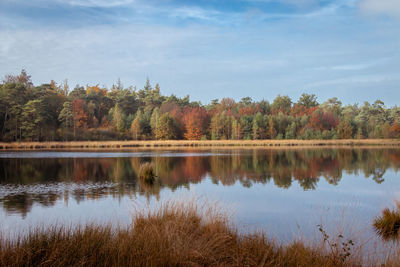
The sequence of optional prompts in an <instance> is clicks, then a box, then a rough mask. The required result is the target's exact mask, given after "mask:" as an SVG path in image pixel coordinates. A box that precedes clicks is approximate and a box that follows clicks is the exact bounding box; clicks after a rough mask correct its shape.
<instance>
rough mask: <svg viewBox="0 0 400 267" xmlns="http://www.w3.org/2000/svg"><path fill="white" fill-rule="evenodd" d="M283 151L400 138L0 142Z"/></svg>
mask: <svg viewBox="0 0 400 267" xmlns="http://www.w3.org/2000/svg"><path fill="white" fill-rule="evenodd" d="M187 147H190V148H192V147H193V148H240V147H254V148H277V147H280V148H282V147H283V148H284V147H385V148H400V139H340V140H205V141H200V140H196V141H192V140H167V141H159V140H146V141H70V142H64V141H57V142H11V143H6V142H0V151H8V150H57V149H98V150H107V149H132V148H187Z"/></svg>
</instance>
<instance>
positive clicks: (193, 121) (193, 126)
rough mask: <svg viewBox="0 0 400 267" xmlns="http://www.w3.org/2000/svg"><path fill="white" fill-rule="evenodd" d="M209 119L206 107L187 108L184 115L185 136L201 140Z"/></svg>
mask: <svg viewBox="0 0 400 267" xmlns="http://www.w3.org/2000/svg"><path fill="white" fill-rule="evenodd" d="M207 121H208V115H207V111H206V110H205V109H204V108H199V107H196V108H186V109H185V110H184V115H183V122H184V125H185V134H184V137H185V138H186V139H188V140H200V139H201V137H202V136H203V135H204V134H205V131H206V127H207Z"/></svg>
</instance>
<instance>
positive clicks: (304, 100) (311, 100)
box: [297, 94, 318, 108]
mask: <svg viewBox="0 0 400 267" xmlns="http://www.w3.org/2000/svg"><path fill="white" fill-rule="evenodd" d="M297 104H299V105H302V106H305V107H306V108H312V107H316V106H318V102H317V97H316V96H315V94H311V95H309V94H302V95H301V97H300V98H299V101H298V102H297Z"/></svg>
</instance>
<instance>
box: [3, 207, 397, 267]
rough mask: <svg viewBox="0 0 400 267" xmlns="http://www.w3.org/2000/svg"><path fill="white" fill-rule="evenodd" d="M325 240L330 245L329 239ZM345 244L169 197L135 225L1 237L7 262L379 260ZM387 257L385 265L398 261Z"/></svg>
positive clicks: (277, 263) (241, 263)
mask: <svg viewBox="0 0 400 267" xmlns="http://www.w3.org/2000/svg"><path fill="white" fill-rule="evenodd" d="M324 244H325V245H324ZM342 248H343V245H341V244H340V243H339V244H338V246H337V247H335V246H333V245H330V246H326V242H325V243H324V242H321V244H319V245H315V246H311V245H306V244H305V243H302V242H293V243H291V244H288V245H285V246H282V245H278V244H277V243H275V242H273V241H271V240H269V239H268V238H267V236H266V235H265V234H264V233H252V234H240V233H239V232H238V231H237V230H236V229H235V228H234V227H233V226H232V224H231V223H230V221H229V220H228V219H227V217H226V216H225V215H224V214H221V213H219V212H217V211H216V210H215V209H212V208H207V207H206V208H201V209H199V207H198V206H196V205H194V204H174V203H168V204H166V205H164V206H162V207H161V208H160V209H158V210H156V211H153V212H139V213H138V214H137V215H136V217H135V218H134V220H133V224H132V226H130V227H126V228H119V229H114V228H112V227H110V226H96V225H89V226H85V227H77V228H68V227H54V228H52V229H42V230H37V231H34V232H31V233H30V234H29V235H28V236H26V237H21V238H19V239H17V240H14V241H10V240H5V239H4V238H3V239H2V240H1V242H0V265H1V266H322V267H323V266H367V265H369V266H375V264H374V262H367V263H366V262H362V260H361V257H360V256H359V255H357V253H355V252H354V251H352V250H350V253H349V254H348V255H347V254H344V253H343V250H342ZM395 263H396V262H395V261H393V262H390V261H387V262H386V263H385V265H381V266H396V265H395Z"/></svg>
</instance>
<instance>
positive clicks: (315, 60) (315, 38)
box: [0, 0, 400, 106]
mask: <svg viewBox="0 0 400 267" xmlns="http://www.w3.org/2000/svg"><path fill="white" fill-rule="evenodd" d="M21 69H26V70H27V72H28V73H29V74H30V75H31V76H32V80H33V82H34V83H35V84H41V83H48V82H49V81H50V80H55V81H56V82H58V83H61V82H62V81H64V80H65V79H68V83H69V85H70V87H71V88H73V87H75V85H76V84H80V85H83V86H85V85H87V84H89V85H95V84H99V85H100V86H106V87H111V85H112V84H114V83H116V82H117V80H118V79H120V80H121V81H122V83H123V85H124V86H126V87H127V86H129V85H136V86H137V88H138V89H140V88H142V87H143V86H144V84H145V81H146V78H147V77H148V78H149V79H150V81H151V82H152V84H153V85H154V84H155V83H159V84H160V88H161V92H162V93H163V94H167V95H169V94H175V95H177V96H181V97H182V96H186V95H190V97H191V100H194V101H201V102H202V103H203V104H206V103H209V102H210V101H211V100H212V99H217V98H218V99H221V98H224V97H231V98H234V99H235V100H240V99H241V98H242V97H246V96H250V97H251V98H252V99H254V100H261V99H265V100H269V101H272V100H273V99H274V98H275V97H276V96H277V95H278V94H280V95H288V96H290V97H291V98H292V100H293V101H297V99H298V98H299V96H300V95H301V94H302V93H314V94H316V95H317V96H318V100H319V101H320V102H323V101H326V100H327V99H329V98H331V97H338V98H339V99H340V100H342V102H343V103H344V104H354V103H359V104H362V103H363V102H364V101H369V102H374V101H375V100H376V99H381V100H383V101H384V102H385V103H386V105H387V106H393V105H396V104H399V102H400V101H399V100H400V1H399V0H197V1H194V0H185V1H183V0H181V1H178V0H0V76H1V77H4V76H5V75H6V74H18V73H19V72H20V71H21Z"/></svg>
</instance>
